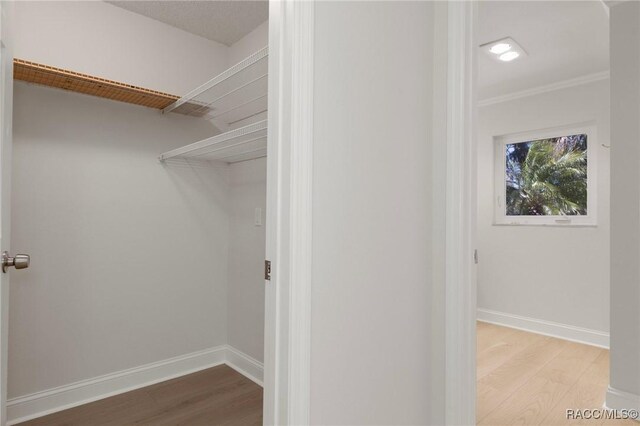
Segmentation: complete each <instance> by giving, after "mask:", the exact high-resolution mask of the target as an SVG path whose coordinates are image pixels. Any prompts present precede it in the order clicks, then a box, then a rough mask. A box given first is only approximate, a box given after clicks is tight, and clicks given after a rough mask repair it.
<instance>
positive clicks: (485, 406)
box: [475, 1, 610, 425]
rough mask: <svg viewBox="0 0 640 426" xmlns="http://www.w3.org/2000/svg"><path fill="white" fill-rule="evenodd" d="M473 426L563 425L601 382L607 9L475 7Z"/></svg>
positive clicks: (597, 397) (602, 390) (604, 375)
mask: <svg viewBox="0 0 640 426" xmlns="http://www.w3.org/2000/svg"><path fill="white" fill-rule="evenodd" d="M477 12H478V17H477V31H476V37H477V39H476V41H477V46H475V49H476V55H477V64H478V71H477V86H476V90H477V96H478V101H477V112H476V114H477V116H476V117H477V119H476V122H475V124H476V128H475V139H476V149H477V248H478V252H479V263H478V265H477V319H478V323H477V352H476V361H477V398H476V420H477V423H478V424H487V425H489V424H490V425H507V424H521V423H526V424H565V423H566V424H568V423H570V422H571V421H572V419H571V417H570V416H571V413H575V412H577V410H593V409H602V407H603V403H604V400H605V395H606V391H607V386H608V384H609V380H608V372H609V358H608V346H609V281H610V278H609V268H610V260H609V259H610V256H609V175H610V171H609V133H610V130H609V121H610V114H609V109H610V105H609V15H608V9H607V7H606V6H605V5H604V3H602V2H562V1H553V2H544V3H539V2H482V3H479V4H478V5H477Z"/></svg>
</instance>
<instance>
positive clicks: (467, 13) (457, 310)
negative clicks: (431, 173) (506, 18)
mask: <svg viewBox="0 0 640 426" xmlns="http://www.w3.org/2000/svg"><path fill="white" fill-rule="evenodd" d="M476 9H477V6H476V3H475V2H471V1H461V2H456V1H451V2H449V3H448V13H447V20H448V25H447V30H448V40H449V46H448V49H447V50H448V60H447V62H448V63H447V70H448V71H447V162H446V168H447V171H446V190H445V191H446V218H447V219H446V230H445V234H446V237H445V238H446V250H445V252H446V259H447V261H446V281H445V299H446V301H445V310H446V313H445V323H446V325H445V330H446V333H445V336H446V337H445V351H446V353H445V355H446V356H445V360H446V361H445V377H446V380H445V383H446V385H445V401H446V406H445V419H446V424H447V425H472V424H476V421H475V420H476V419H475V404H476V329H475V328H476V304H477V302H476V267H475V262H474V250H475V245H476V235H475V233H476V219H477V218H476V187H475V182H476V144H475V135H474V131H475V129H474V127H475V116H476V102H475V101H476V96H475V69H476V66H475V60H476V49H475V44H476V43H475V28H476Z"/></svg>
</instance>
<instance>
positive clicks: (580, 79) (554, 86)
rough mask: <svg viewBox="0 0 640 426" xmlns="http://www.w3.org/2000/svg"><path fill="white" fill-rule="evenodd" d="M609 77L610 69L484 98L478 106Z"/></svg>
mask: <svg viewBox="0 0 640 426" xmlns="http://www.w3.org/2000/svg"><path fill="white" fill-rule="evenodd" d="M608 78H609V71H602V72H597V73H594V74H588V75H583V76H581V77H576V78H572V79H569V80H563V81H558V82H556V83H551V84H547V85H544V86H539V87H534V88H532V89H527V90H521V91H518V92H513V93H509V94H506V95H502V96H496V97H493V98H487V99H483V100H481V101H479V102H478V106H479V107H485V106H489V105H494V104H499V103H501V102H509V101H513V100H516V99H521V98H527V97H529V96H535V95H540V94H542V93H547V92H553V91H555V90H562V89H568V88H570V87H575V86H581V85H583V84H589V83H594V82H596V81H602V80H607V79H608Z"/></svg>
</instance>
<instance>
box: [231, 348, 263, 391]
mask: <svg viewBox="0 0 640 426" xmlns="http://www.w3.org/2000/svg"><path fill="white" fill-rule="evenodd" d="M225 349H226V352H225V361H224V363H225V364H227V365H228V366H229V367H231V368H233V369H234V370H236V371H237V372H238V373H240V374H242V375H243V376H245V377H246V378H248V379H250V380H252V381H254V382H255V383H257V384H258V385H260V386H263V385H264V384H263V376H264V366H263V365H262V363H261V362H260V361H258V360H257V359H255V358H252V357H250V356H249V355H247V354H245V353H244V352H241V351H239V350H238V349H236V348H234V347H233V346H229V345H227V346H226V348H225Z"/></svg>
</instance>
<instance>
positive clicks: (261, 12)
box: [107, 0, 269, 46]
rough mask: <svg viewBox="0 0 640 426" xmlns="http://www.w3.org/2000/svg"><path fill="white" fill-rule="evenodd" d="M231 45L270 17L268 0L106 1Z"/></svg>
mask: <svg viewBox="0 0 640 426" xmlns="http://www.w3.org/2000/svg"><path fill="white" fill-rule="evenodd" d="M107 3H110V4H112V5H114V6H118V7H121V8H123V9H126V10H129V11H131V12H135V13H138V14H140V15H144V16H147V17H149V18H152V19H155V20H157V21H160V22H164V23H165V24H169V25H172V26H174V27H176V28H180V29H182V30H184V31H188V32H190V33H193V34H197V35H199V36H202V37H205V38H207V39H209V40H213V41H217V42H219V43H222V44H226V45H227V46H230V45H231V44H233V43H235V42H236V41H238V40H240V39H241V38H242V37H244V36H245V35H247V34H249V33H250V32H251V31H252V30H253V29H255V28H256V27H257V26H258V25H260V24H261V23H263V22H264V21H266V20H267V19H268V18H269V2H268V1H245V0H232V1H219V0H209V1H190V0H177V1H149V0H145V1H107Z"/></svg>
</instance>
